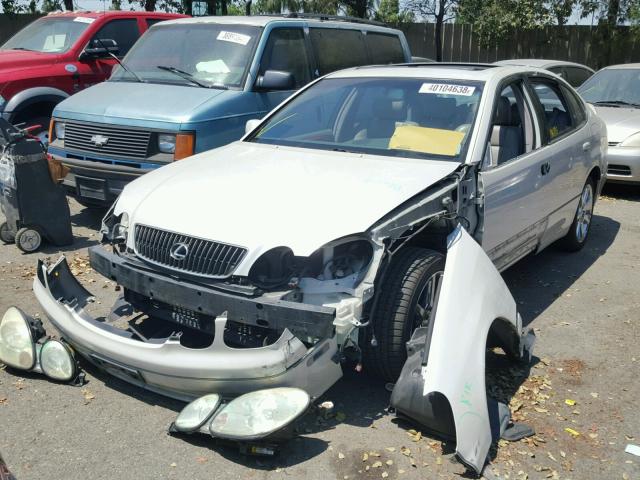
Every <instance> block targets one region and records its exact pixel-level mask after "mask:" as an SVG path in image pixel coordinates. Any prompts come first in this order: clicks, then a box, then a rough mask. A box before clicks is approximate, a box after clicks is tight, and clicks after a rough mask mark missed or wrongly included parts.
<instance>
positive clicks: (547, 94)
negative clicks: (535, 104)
mask: <svg viewBox="0 0 640 480" xmlns="http://www.w3.org/2000/svg"><path fill="white" fill-rule="evenodd" d="M530 81H531V85H532V86H533V91H534V93H535V95H536V97H537V98H538V100H540V103H541V104H542V107H543V108H544V117H545V118H544V121H545V123H546V127H547V134H548V137H549V141H553V140H554V139H555V138H556V137H559V136H561V135H563V134H564V133H567V132H568V131H569V130H571V129H572V128H573V127H574V126H575V125H574V121H573V119H572V118H571V114H570V113H569V108H568V106H567V101H566V100H565V98H564V96H563V95H562V93H561V91H560V86H559V85H558V84H557V83H556V82H554V81H551V80H540V79H536V78H531V79H530Z"/></svg>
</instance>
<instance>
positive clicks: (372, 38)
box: [364, 32, 405, 64]
mask: <svg viewBox="0 0 640 480" xmlns="http://www.w3.org/2000/svg"><path fill="white" fill-rule="evenodd" d="M364 38H365V41H366V43H367V47H368V48H369V55H371V63H373V64H386V63H404V62H405V58H404V50H402V43H401V42H400V38H399V37H398V36H396V35H386V34H383V33H375V32H367V34H366V35H365V37H364Z"/></svg>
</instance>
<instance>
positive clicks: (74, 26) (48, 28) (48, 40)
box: [2, 17, 94, 53]
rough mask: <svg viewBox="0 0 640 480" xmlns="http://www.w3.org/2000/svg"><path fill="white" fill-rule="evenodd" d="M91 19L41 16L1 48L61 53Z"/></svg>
mask: <svg viewBox="0 0 640 480" xmlns="http://www.w3.org/2000/svg"><path fill="white" fill-rule="evenodd" d="M93 21H94V19H93V18H88V17H65V18H41V19H39V20H36V21H35V22H33V23H31V24H30V25H27V26H26V27H25V28H23V29H22V30H20V31H19V32H18V33H16V34H15V35H14V36H13V37H11V38H10V39H9V40H7V41H6V42H5V44H4V45H2V49H3V50H11V49H16V50H32V51H36V52H45V53H63V52H66V51H67V50H69V49H70V48H71V47H72V46H73V44H74V43H75V42H76V40H77V39H78V38H79V37H80V35H82V33H83V32H84V31H85V30H86V29H87V27H88V26H89V25H90V24H91V23H92V22H93Z"/></svg>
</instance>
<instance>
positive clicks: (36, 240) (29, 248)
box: [16, 227, 42, 253]
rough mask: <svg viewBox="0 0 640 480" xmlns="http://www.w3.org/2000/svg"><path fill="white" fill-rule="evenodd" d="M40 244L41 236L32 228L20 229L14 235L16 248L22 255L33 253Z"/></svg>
mask: <svg viewBox="0 0 640 480" xmlns="http://www.w3.org/2000/svg"><path fill="white" fill-rule="evenodd" d="M41 244H42V235H40V232H38V230H36V229H34V228H29V227H26V228H21V229H20V230H18V232H17V233H16V246H17V247H18V248H19V249H20V250H22V251H23V252H24V253H31V252H35V251H36V250H38V249H39V248H40V245H41Z"/></svg>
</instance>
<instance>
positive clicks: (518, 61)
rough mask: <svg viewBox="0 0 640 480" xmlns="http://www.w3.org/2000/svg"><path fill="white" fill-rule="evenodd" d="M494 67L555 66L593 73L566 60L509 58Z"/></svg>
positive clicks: (583, 66) (580, 65)
mask: <svg viewBox="0 0 640 480" xmlns="http://www.w3.org/2000/svg"><path fill="white" fill-rule="evenodd" d="M495 64H496V65H525V66H529V67H537V68H550V67H557V66H568V67H579V68H586V69H587V70H591V71H593V70H592V69H591V68H589V67H587V66H586V65H582V64H581V63H576V62H568V61H566V60H548V59H544V58H510V59H508V60H499V61H497V62H495Z"/></svg>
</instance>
